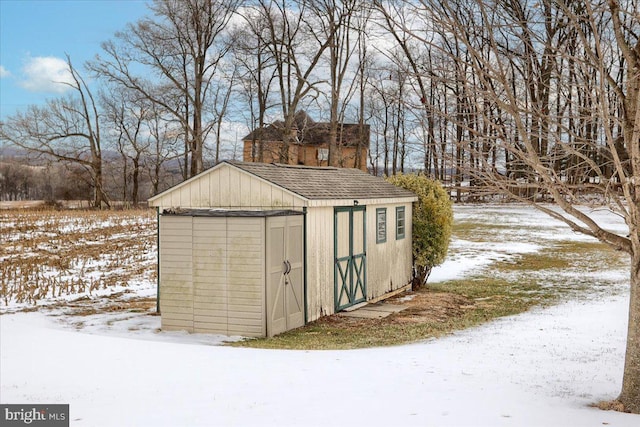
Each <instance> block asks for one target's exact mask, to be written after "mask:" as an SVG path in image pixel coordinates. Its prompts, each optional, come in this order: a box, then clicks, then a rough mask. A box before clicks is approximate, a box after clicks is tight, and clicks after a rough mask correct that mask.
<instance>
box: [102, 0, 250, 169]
mask: <svg viewBox="0 0 640 427" xmlns="http://www.w3.org/2000/svg"><path fill="white" fill-rule="evenodd" d="M239 4H240V1H239V0H155V1H154V2H153V4H152V6H150V8H151V10H152V11H153V12H154V14H155V16H154V18H144V19H142V20H140V21H138V22H137V23H135V24H131V25H129V26H128V28H127V30H126V31H124V32H119V33H116V37H115V40H112V41H109V42H106V43H103V46H102V47H103V50H104V55H105V56H104V57H98V58H97V59H96V61H95V62H94V63H93V64H92V65H91V68H92V69H93V71H95V72H96V73H97V74H98V75H100V76H102V77H104V78H106V79H108V80H109V81H111V82H114V83H116V84H119V85H122V86H124V87H127V88H129V89H131V90H135V91H137V92H138V93H139V94H140V96H142V97H145V98H146V99H148V100H149V101H151V102H153V103H154V104H156V105H158V106H159V107H162V108H163V109H164V110H165V111H166V112H170V113H172V114H173V116H174V118H175V119H176V120H177V121H178V122H179V123H180V125H181V126H182V128H183V130H184V132H183V137H184V141H185V158H186V157H187V156H190V161H189V165H188V172H186V175H187V176H194V175H196V174H198V173H200V172H201V171H202V169H203V146H204V144H205V141H206V138H207V135H208V134H209V132H210V131H211V130H212V128H213V126H214V125H215V123H216V122H217V121H219V120H221V118H220V117H212V115H211V113H212V112H213V111H214V109H213V108H211V105H210V100H211V97H212V95H211V85H212V82H213V80H214V78H215V76H216V75H217V70H218V66H219V64H220V61H221V59H222V58H223V57H224V55H225V54H226V53H227V51H228V49H229V45H228V43H227V42H226V40H225V39H224V37H223V36H224V32H225V31H226V29H227V24H228V23H229V20H230V19H231V17H232V16H233V14H234V12H235V10H236V8H237V7H238V5H239ZM148 74H151V75H154V76H155V77H156V79H150V78H147V77H146V75H148ZM158 86H161V87H162V90H158ZM185 169H186V168H185Z"/></svg>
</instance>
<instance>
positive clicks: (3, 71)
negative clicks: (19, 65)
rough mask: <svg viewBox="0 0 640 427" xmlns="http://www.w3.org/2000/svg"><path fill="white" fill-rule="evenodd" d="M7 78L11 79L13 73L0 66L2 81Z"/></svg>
mask: <svg viewBox="0 0 640 427" xmlns="http://www.w3.org/2000/svg"><path fill="white" fill-rule="evenodd" d="M5 77H11V72H10V71H9V70H7V69H6V68H4V67H3V66H2V65H0V79H3V78H5Z"/></svg>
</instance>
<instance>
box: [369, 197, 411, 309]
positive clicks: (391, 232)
mask: <svg viewBox="0 0 640 427" xmlns="http://www.w3.org/2000/svg"><path fill="white" fill-rule="evenodd" d="M398 206H404V207H405V225H406V226H405V237H404V238H403V239H399V240H397V239H396V207H398ZM411 206H412V205H411V203H401V204H385V205H375V206H371V209H369V206H367V299H368V300H369V299H373V298H376V297H379V296H381V295H384V294H385V293H387V292H390V291H393V290H395V289H398V288H401V287H403V286H405V285H406V284H408V283H409V281H410V280H411V267H412V264H413V260H412V246H411V215H412V211H411ZM377 208H386V209H387V240H386V242H384V243H376V209H377ZM407 219H408V220H407Z"/></svg>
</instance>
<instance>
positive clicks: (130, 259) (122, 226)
mask: <svg viewBox="0 0 640 427" xmlns="http://www.w3.org/2000/svg"><path fill="white" fill-rule="evenodd" d="M155 239H156V221H155V212H154V211H153V210H149V209H146V210H123V211H95V210H53V209H9V210H2V211H0V241H2V242H3V244H2V246H1V247H0V308H1V307H2V306H5V307H7V306H10V305H11V306H16V305H17V306H20V305H23V306H24V305H30V304H31V305H33V304H36V303H38V302H41V301H44V300H54V299H60V298H65V297H70V296H82V295H93V294H94V293H99V292H102V293H109V292H110V291H111V290H113V289H114V288H116V287H127V286H130V285H131V284H134V283H138V284H140V283H153V282H154V281H155V276H156V267H155V261H156V255H155V251H156V248H155Z"/></svg>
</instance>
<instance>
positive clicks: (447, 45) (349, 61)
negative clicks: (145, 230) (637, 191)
mask: <svg viewBox="0 0 640 427" xmlns="http://www.w3.org/2000/svg"><path fill="white" fill-rule="evenodd" d="M613 3H615V5H616V7H617V11H618V13H617V14H613V13H611V12H609V9H610V7H608V6H607V5H606V4H605V3H601V2H600V3H594V4H591V3H585V4H583V2H577V1H569V0H565V1H562V2H556V1H551V0H544V1H537V0H535V1H534V0H483V1H474V2H463V1H457V0H453V1H446V2H443V3H442V4H440V2H430V1H424V0H423V1H401V0H393V1H375V2H368V1H362V0H344V1H336V0H323V1H320V0H295V1H289V0H256V1H238V0H180V1H177V0H155V1H153V2H152V3H151V4H150V5H149V10H150V13H151V14H150V16H148V17H145V18H142V19H140V20H139V21H137V22H133V23H131V24H128V25H127V26H126V28H125V29H123V30H122V31H120V32H117V33H116V34H114V36H113V38H112V39H110V40H108V41H105V42H104V43H102V51H101V52H99V53H97V55H96V57H95V58H94V60H92V61H89V62H88V63H87V64H85V66H84V67H83V71H81V70H80V69H79V68H77V67H76V66H74V64H73V63H72V61H71V58H69V57H67V62H68V66H69V71H70V73H71V76H72V83H68V85H69V86H70V95H68V96H66V97H61V98H57V99H52V100H49V101H48V103H47V104H46V105H44V106H32V107H30V108H28V109H27V110H25V111H22V112H19V113H17V114H15V115H14V116H12V117H9V118H8V119H7V120H5V121H4V122H3V123H2V127H1V129H2V130H1V133H0V137H2V139H3V140H5V141H8V142H9V143H12V144H15V145H17V146H20V147H23V148H25V149H28V150H30V151H31V152H35V153H38V154H40V155H41V157H42V158H48V159H56V160H60V161H62V162H71V163H75V164H77V165H79V166H81V167H82V168H83V169H84V170H86V173H87V178H88V179H89V180H90V181H91V188H92V189H93V197H92V198H93V203H94V204H95V205H96V206H100V205H105V204H108V203H109V200H111V199H113V198H116V199H120V198H124V199H125V200H130V201H132V202H133V203H137V202H138V201H139V200H141V199H145V198H146V197H148V196H149V195H151V194H154V193H156V192H158V191H160V190H162V189H165V188H166V187H167V186H168V185H169V184H170V183H171V184H172V183H174V182H175V179H176V177H175V175H176V174H179V175H180V176H182V179H186V178H188V177H191V176H194V175H196V174H198V173H200V172H201V171H202V170H203V169H204V167H205V165H206V164H207V162H208V164H215V163H217V162H219V161H220V160H222V159H225V158H231V157H237V156H239V153H240V152H241V150H240V149H239V147H238V144H239V142H238V141H237V138H235V139H234V140H233V141H229V139H228V138H227V139H225V131H227V129H226V128H227V127H228V125H229V124H230V123H233V122H236V123H237V122H241V123H242V124H244V126H243V127H242V129H243V130H245V129H246V130H252V129H255V128H257V127H261V126H264V125H265V124H267V123H268V122H269V121H272V120H274V119H275V118H279V119H281V120H282V122H283V124H284V129H283V135H284V138H285V141H284V142H285V143H284V145H283V148H282V152H281V156H280V157H281V159H280V160H281V161H286V160H287V159H286V156H287V155H288V153H289V150H288V145H289V144H290V143H292V142H293V141H289V140H288V138H291V137H292V136H291V135H293V134H292V130H293V127H294V126H295V115H296V113H297V112H298V111H299V110H300V109H306V110H311V112H312V115H313V114H314V113H315V114H316V115H317V116H319V117H320V118H321V119H324V120H327V121H328V122H329V123H330V132H329V139H330V141H329V147H330V149H329V163H330V164H335V162H336V161H335V157H336V155H337V153H338V149H337V148H338V146H339V145H340V143H341V132H340V124H341V123H343V122H352V123H360V124H362V125H364V124H365V123H367V124H369V125H370V126H371V135H372V140H371V144H370V147H369V148H370V151H369V158H368V159H361V160H360V161H362V162H367V164H368V167H369V169H370V170H371V172H372V173H374V174H378V175H387V176H390V175H394V174H396V173H398V172H404V171H409V170H416V169H418V170H424V171H425V172H426V173H427V174H429V175H431V176H432V177H434V178H436V179H439V180H441V181H444V182H447V183H450V184H451V185H452V186H453V187H457V188H459V189H460V190H461V188H460V186H461V184H462V183H465V184H466V183H468V184H470V185H471V186H472V187H480V188H482V187H484V185H485V181H486V180H484V179H483V177H482V175H486V174H487V171H488V172H489V173H490V174H494V175H500V176H503V177H505V181H509V183H510V184H514V185H519V186H520V187H522V188H521V189H520V190H519V191H521V194H522V195H527V196H532V194H531V193H532V192H533V193H535V194H537V192H538V190H539V188H538V185H537V183H538V181H539V179H540V177H539V174H538V173H537V172H535V168H533V167H532V166H531V165H530V164H529V163H530V162H529V158H528V157H527V156H526V155H524V156H523V155H521V154H522V153H525V154H526V150H525V149H524V148H526V147H525V144H526V141H527V139H528V138H523V134H526V135H532V136H533V139H531V141H530V142H531V144H532V147H533V149H534V151H535V152H536V153H537V154H538V156H539V157H540V160H542V161H543V163H544V164H545V165H549V166H551V167H552V168H553V171H554V174H555V175H556V176H557V179H558V180H559V181H561V182H563V183H565V184H566V186H567V187H570V186H572V187H574V188H576V187H578V188H580V189H582V190H584V189H585V188H586V187H589V188H591V189H595V190H600V189H601V188H602V187H603V184H606V185H608V186H609V189H619V188H620V183H621V177H620V174H619V172H620V171H616V168H615V165H614V161H615V159H614V158H613V157H612V152H611V151H610V150H608V148H607V146H606V143H605V140H606V139H607V134H606V133H607V132H610V133H611V138H613V139H614V140H615V141H616V149H615V156H617V157H618V158H619V159H620V160H621V162H622V163H623V167H625V168H626V169H627V172H626V173H627V174H628V172H629V171H630V162H629V161H628V159H629V157H630V156H629V154H628V151H629V148H628V147H627V146H626V145H625V142H624V141H625V138H624V135H623V134H622V132H623V131H622V130H621V129H622V128H621V126H620V125H619V124H616V123H614V122H611V121H610V120H609V118H608V117H609V116H608V115H610V116H614V117H615V116H616V114H617V113H618V112H620V111H622V109H623V108H624V106H623V105H622V104H621V103H620V100H619V96H618V94H617V92H616V91H615V90H611V91H610V90H606V89H607V88H604V87H602V84H603V82H602V81H601V79H600V78H599V76H598V73H596V72H593V69H592V68H590V67H589V66H588V65H589V64H591V63H592V62H593V61H592V60H593V59H594V58H595V60H596V62H597V63H598V64H600V65H601V67H604V68H605V69H603V70H602V71H605V72H606V74H607V76H608V78H609V79H611V83H613V84H614V85H615V87H618V88H623V89H624V88H625V87H626V85H627V82H628V81H632V80H629V77H628V73H626V72H625V68H626V67H627V65H628V64H629V61H628V59H627V58H626V56H625V50H624V46H627V47H628V48H629V49H630V50H631V51H633V46H634V43H637V30H638V28H637V27H638V17H637V13H635V14H634V11H636V12H637V9H638V4H637V0H625V1H624V2H622V3H621V2H618V1H615V2H613ZM614 16H617V17H618V18H616V19H614ZM454 21H455V22H454ZM618 27H619V28H620V31H619V32H620V33H621V34H620V37H623V38H624V40H625V43H623V45H620V44H619V43H617V42H616V37H618V35H617V34H616V28H618ZM627 56H628V55H627ZM495 67H498V68H495ZM88 77H91V78H92V79H95V80H96V82H97V84H93V85H91V87H90V86H89V85H88V84H87V83H86V79H87V78H88ZM603 91H606V93H603ZM601 95H602V96H606V98H607V99H608V104H607V105H606V108H607V113H606V114H605V113H604V112H603V111H602V110H601V109H600V108H599V107H600V106H602V103H601V102H600V96H601ZM507 96H511V97H513V98H512V99H513V100H516V99H517V100H518V102H519V105H518V106H517V109H518V112H517V114H514V113H516V112H515V111H510V110H509V108H507V107H505V105H503V103H504V99H503V98H504V97H507ZM603 114H604V116H603ZM607 114H608V115H607ZM226 134H227V135H228V131H227V133H226ZM240 136H242V135H240ZM497 141H500V143H497ZM502 141H506V143H501V142H502ZM367 143H368V141H362V144H367ZM258 147H260V145H258ZM104 150H108V151H109V152H115V153H118V158H117V159H113V158H111V159H109V163H111V162H113V161H116V162H117V163H118V164H119V167H118V168H117V169H118V172H117V173H118V176H116V177H114V176H113V174H114V173H116V172H114V171H110V172H109V173H110V175H111V176H110V179H111V181H113V182H116V183H119V186H120V187H121V188H120V189H119V190H114V189H107V190H105V188H106V184H105V181H106V180H105V177H104V176H103V175H104V170H103V169H104V168H105V161H104V160H105V159H104V157H105V153H104ZM112 157H113V156H112ZM258 157H260V156H259V155H258ZM625 162H626V163H625ZM169 170H170V171H169ZM168 176H169V177H171V179H168V180H167V181H165V178H166V177H168ZM141 180H142V181H146V182H142V183H141ZM523 184H525V185H523ZM141 185H142V187H143V190H144V191H143V193H141V192H140V188H141ZM505 185H506V184H505ZM111 187H114V186H113V185H111ZM116 187H117V185H116ZM455 194H456V195H457V197H458V198H460V197H461V194H462V191H457V192H456V193H455Z"/></svg>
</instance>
